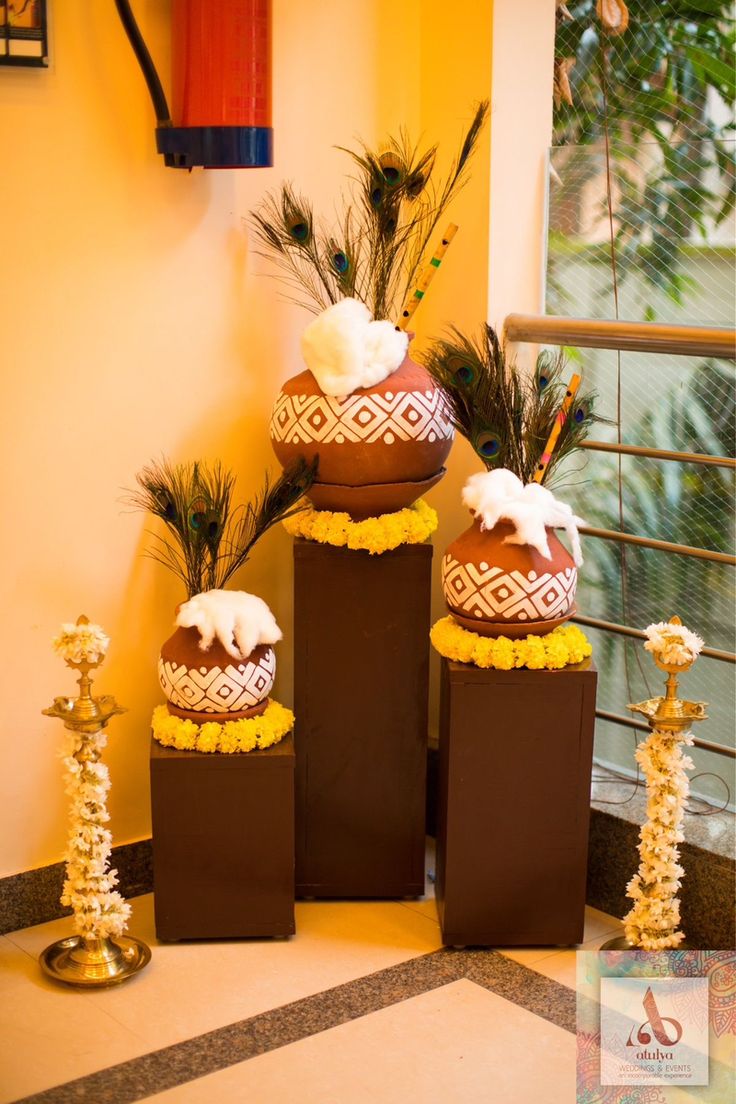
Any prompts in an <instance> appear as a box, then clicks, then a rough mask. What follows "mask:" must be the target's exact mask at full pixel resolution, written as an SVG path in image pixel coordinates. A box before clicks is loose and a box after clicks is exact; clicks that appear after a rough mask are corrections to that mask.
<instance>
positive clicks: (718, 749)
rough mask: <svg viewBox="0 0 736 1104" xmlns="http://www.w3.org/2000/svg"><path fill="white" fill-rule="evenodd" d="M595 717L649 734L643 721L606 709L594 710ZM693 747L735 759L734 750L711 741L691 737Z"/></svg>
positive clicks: (647, 726) (735, 752)
mask: <svg viewBox="0 0 736 1104" xmlns="http://www.w3.org/2000/svg"><path fill="white" fill-rule="evenodd" d="M595 715H596V717H598V718H599V719H600V720H601V721H612V722H613V724H620V725H624V726H625V727H626V728H636V729H638V730H639V731H640V732H649V731H650V729H649V725H648V724H645V723H644V721H635V720H634V718H633V717H625V716H624V715H623V714H622V713H609V712H608V710H607V709H596V711H595ZM693 747H697V748H701V749H702V750H703V751H714V752H715V753H716V755H725V756H726V757H727V758H728V759H736V748H730V747H724V746H723V744H714V743H713V742H712V741H711V740H701V739H700V738H699V737H698V736H694V737H693Z"/></svg>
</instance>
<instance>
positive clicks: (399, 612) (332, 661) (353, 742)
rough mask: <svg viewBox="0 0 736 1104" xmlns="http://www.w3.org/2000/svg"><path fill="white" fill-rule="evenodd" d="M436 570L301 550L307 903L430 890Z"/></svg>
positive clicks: (323, 549)
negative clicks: (427, 819)
mask: <svg viewBox="0 0 736 1104" xmlns="http://www.w3.org/2000/svg"><path fill="white" fill-rule="evenodd" d="M431 564H432V546H431V545H429V544H421V545H404V546H402V547H400V548H397V549H396V550H395V551H393V552H386V553H384V554H383V555H380V556H371V555H369V553H367V552H351V551H348V550H346V549H342V548H333V547H331V546H329V545H322V544H316V543H314V542H309V541H303V540H297V541H296V542H295V544H294V708H295V712H296V718H297V719H296V730H295V743H296V780H297V785H296V795H297V796H296V801H297V805H296V807H297V814H296V823H297V835H296V840H297V843H296V886H297V894H298V895H300V896H312V897H400V896H412V895H417V894H421V893H423V892H424V815H425V811H424V810H425V784H426V749H427V690H428V675H429V636H428V634H429V620H430V575H431Z"/></svg>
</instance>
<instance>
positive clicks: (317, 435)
mask: <svg viewBox="0 0 736 1104" xmlns="http://www.w3.org/2000/svg"><path fill="white" fill-rule="evenodd" d="M270 433H271V443H272V445H273V450H274V452H275V453H276V456H277V457H278V459H279V461H280V463H281V464H282V465H283V466H284V467H286V466H287V465H288V464H289V463H290V462H291V461H292V460H295V459H296V458H297V457H299V456H304V457H305V458H306V459H307V460H312V459H313V458H314V457H315V456H317V455H319V471H318V473H317V479H318V484H317V490H316V491H315V497H314V498H313V499H312V501H313V502H314V505H315V506H316V507H317V509H323V508H325V507H323V506H320V504H319V501H318V498H319V496H320V494H321V495H322V501H323V502H324V501H325V492H323V491H321V488H324V487H325V485H330V486H331V487H334V488H335V490H334V491H329V492H327V494H328V495H329V498H330V500H331V501H332V502H333V503H334V505H332V506H330V507H329V508H330V509H335V510H346V511H347V512H348V513H352V509H351V507H353V506H354V508H355V515H354V516H356V517H358V516H362V517H366V516H372V515H373V514H377V513H386V512H388V511H394V510H400V509H403V507H405V506H410V505H411V503H412V502H415V501H416V499H417V498H419V497H420V496H421V494H422V490H421V489H419V490H417V485H419V487H420V488H423V487H426V486H429V485H432V484H431V483H428V481H429V480H432V479H433V477H435V476H439V477H440V478H441V474H442V470H443V465H444V462H445V460H446V459H447V456H448V454H449V452H450V448H451V447H452V439H453V429H452V425H451V423H450V420H449V417H448V413H447V408H446V401H445V398H444V396H443V394H442V392H441V391H440V390H439V388H438V387H437V385H436V384H435V382H434V381H433V380H432V378H431V376H430V375H429V374H428V373H427V372H426V371H425V369H424V368H422V367H421V366H420V365H418V364H415V363H414V361H412V360H410V359H409V356H408V355H407V356H406V357H405V358H404V360H403V362H402V363H401V365H400V366H399V367H398V368H397V369H396V371H395V372H393V373H392V374H391V375H390V376H388V377H387V379H385V380H382V381H381V382H380V383H377V384H375V385H374V386H373V387H365V388H360V389H358V390H357V391H353V392H352V394H350V395H348V396H346V397H345V398H334V397H332V396H330V395H325V394H324V392H323V391H322V389H321V388H320V386H319V384H318V383H317V380H316V379H315V377H314V376H313V375H312V373H311V372H310V371H305V372H301V373H300V374H299V375H298V376H293V377H292V379H290V380H287V382H286V383H285V384H284V386H283V389H282V391H281V393H280V394H279V396H278V398H277V399H276V403H275V405H274V408H273V413H272V415H271V427H270ZM402 484H405V485H406V486H405V488H404V493H400V492H399V493H397V490H396V488H397V487H399V486H400V485H402ZM384 485H389V486H390V487H391V490H390V491H389V492H388V493H387V494H386V495H382V493H381V487H382V486H384ZM367 487H370V488H371V492H370V495H371V501H370V510H371V512H372V513H370V514H369V513H366V509H365V501H366V492H365V491H364V492H363V494H362V497H361V493H360V491H357V492H356V493H355V494H354V493H353V489H354V488H367ZM310 497H311V496H310ZM384 499H385V500H386V501H387V502H388V503H389V505H388V506H387V507H385V508H384V505H383V502H384Z"/></svg>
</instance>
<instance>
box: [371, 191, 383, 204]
mask: <svg viewBox="0 0 736 1104" xmlns="http://www.w3.org/2000/svg"><path fill="white" fill-rule="evenodd" d="M382 199H383V188H374V189H373V191H372V192H371V203H372V204H373V206H374V207H380V205H381V200H382Z"/></svg>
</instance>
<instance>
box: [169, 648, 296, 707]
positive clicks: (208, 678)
mask: <svg viewBox="0 0 736 1104" xmlns="http://www.w3.org/2000/svg"><path fill="white" fill-rule="evenodd" d="M275 674H276V656H275V655H274V653H273V651H272V650H271V649H269V650H268V651H267V652H266V654H265V655H264V656H263V658H262V659H261V661H260V662H259V663H250V662H249V663H241V664H239V665H238V666H237V667H235V666H234V665H233V664H228V666H227V667H226V668H225V670H224V671H223V669H222V668H221V667H210V668H207V667H187V665H186V664H185V663H180V664H178V665H177V664H176V663H171V662H169V661H168V660H164V659H161V658H159V661H158V679H159V682H160V683H161V689H162V690H163V692H164V694H165V696H166V699H167V701H170V702H171V704H172V705H176V706H178V708H179V709H191V710H193V711H195V712H197V713H238V712H240V710H243V709H250V707H251V706H252V705H257V704H258V702H261V701H263V699H264V698H265V697H267V696H268V694H269V693H270V692H271V687H272V686H273V680H274V675H275Z"/></svg>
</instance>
